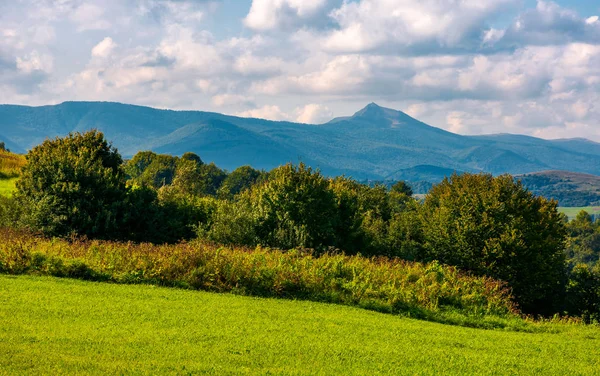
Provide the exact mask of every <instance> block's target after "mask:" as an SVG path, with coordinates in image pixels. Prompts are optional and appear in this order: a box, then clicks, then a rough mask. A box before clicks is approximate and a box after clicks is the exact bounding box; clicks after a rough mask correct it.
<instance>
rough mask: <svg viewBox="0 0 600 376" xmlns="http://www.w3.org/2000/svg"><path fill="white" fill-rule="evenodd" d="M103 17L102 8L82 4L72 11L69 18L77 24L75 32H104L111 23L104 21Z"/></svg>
mask: <svg viewBox="0 0 600 376" xmlns="http://www.w3.org/2000/svg"><path fill="white" fill-rule="evenodd" d="M103 16H104V8H103V7H101V6H99V5H95V4H88V3H84V4H81V5H80V6H78V7H77V8H76V9H75V11H73V13H72V14H71V16H70V18H71V21H73V22H74V23H75V24H77V31H86V30H106V29H109V28H110V27H111V23H110V22H108V21H107V20H105V19H104V18H103Z"/></svg>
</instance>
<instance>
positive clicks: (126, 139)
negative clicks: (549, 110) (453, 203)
mask: <svg viewBox="0 0 600 376" xmlns="http://www.w3.org/2000/svg"><path fill="white" fill-rule="evenodd" d="M92 128H95V129H98V130H100V131H102V132H104V133H105V135H106V137H107V139H109V140H112V141H113V143H114V145H115V146H116V147H117V148H118V149H119V150H120V151H121V152H122V153H123V155H124V156H125V157H130V156H132V155H133V154H135V153H136V152H137V151H139V150H148V149H149V150H154V151H157V152H163V153H169V154H175V155H181V154H183V153H184V152H186V151H192V152H196V153H197V154H199V155H200V156H201V157H203V159H206V160H207V161H214V162H215V163H217V164H218V165H220V166H222V167H224V168H227V169H230V170H231V169H234V168H236V167H238V166H239V165H243V164H250V165H253V166H255V167H258V168H265V169H269V168H273V167H276V166H278V165H281V164H284V163H287V162H293V163H297V162H299V161H304V162H305V163H307V164H310V165H311V166H313V167H316V168H320V169H321V171H322V172H323V173H324V174H326V175H340V174H345V175H349V176H352V177H355V178H366V179H382V178H386V177H390V176H393V175H394V174H395V173H397V172H400V171H402V170H407V173H408V171H409V170H408V169H411V168H414V167H416V166H433V167H436V168H438V169H439V171H448V170H453V171H465V172H480V171H484V172H490V173H493V174H501V173H512V174H525V173H531V172H537V171H544V170H569V171H575V172H582V173H589V174H594V175H600V144H599V143H596V142H594V141H591V140H587V139H583V140H582V139H579V138H576V139H558V140H544V139H539V138H535V137H531V136H525V135H518V134H516V135H515V134H496V135H478V136H464V135H459V134H455V133H451V132H448V131H446V130H443V129H440V128H436V127H433V126H431V125H428V124H426V123H423V122H421V121H419V120H418V119H415V118H413V117H411V116H410V115H408V114H406V113H404V112H402V111H397V110H394V109H390V108H386V107H381V106H379V105H377V104H375V103H370V104H368V105H367V106H365V107H364V108H362V109H361V110H359V111H356V112H355V113H354V114H353V115H352V116H347V117H338V118H335V119H332V120H331V121H329V122H326V123H323V124H302V123H293V122H289V121H270V120H264V119H258V118H243V117H238V116H230V115H225V114H220V113H216V112H205V111H190V110H166V109H156V108H151V107H145V106H138V105H128V104H123V103H118V102H76V101H69V102H63V103H61V104H58V105H45V106H21V105H0V141H4V142H6V143H7V145H12V146H13V148H16V149H17V150H16V151H19V152H23V151H25V150H28V149H30V148H31V147H33V146H35V145H37V144H39V143H40V142H42V141H43V140H44V139H45V138H48V137H56V136H64V135H66V134H68V133H69V132H74V131H85V130H89V129H92ZM414 171H419V169H417V170H414ZM414 171H413V172H414ZM413 172H411V173H410V174H409V175H414V174H413ZM400 175H402V174H401V173H400Z"/></svg>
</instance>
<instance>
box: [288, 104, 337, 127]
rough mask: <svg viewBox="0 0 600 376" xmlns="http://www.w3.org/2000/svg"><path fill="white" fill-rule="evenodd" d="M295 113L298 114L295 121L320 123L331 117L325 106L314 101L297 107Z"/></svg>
mask: <svg viewBox="0 0 600 376" xmlns="http://www.w3.org/2000/svg"><path fill="white" fill-rule="evenodd" d="M296 114H297V115H298V116H297V117H296V121H297V122H298V123H306V124H320V123H324V122H327V121H329V120H331V119H332V118H333V113H332V112H331V110H330V109H329V108H328V107H327V106H324V105H322V104H315V103H311V104H307V105H306V106H304V107H301V108H297V109H296Z"/></svg>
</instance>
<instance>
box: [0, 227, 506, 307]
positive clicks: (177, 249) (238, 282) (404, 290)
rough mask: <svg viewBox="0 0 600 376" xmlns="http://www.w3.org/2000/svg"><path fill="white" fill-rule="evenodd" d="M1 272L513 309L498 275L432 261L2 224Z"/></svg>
mask: <svg viewBox="0 0 600 376" xmlns="http://www.w3.org/2000/svg"><path fill="white" fill-rule="evenodd" d="M1 236H2V238H3V239H5V241H4V242H3V243H2V244H0V273H8V274H38V275H52V276H62V277H72V278H84V279H90V280H102V281H113V282H117V283H153V284H160V285H166V286H179V287H185V288H193V289H199V290H208V291H217V292H226V291H231V292H235V293H239V294H244V295H254V296H267V297H282V298H291V299H307V300H314V301H323V302H330V303H338V304H346V305H354V306H359V307H363V308H368V309H373V310H377V311H382V312H389V313H395V314H404V315H411V316H416V317H421V318H428V319H435V318H436V317H438V315H437V313H440V315H439V317H443V314H442V313H443V311H445V310H448V309H451V310H454V311H455V312H457V314H460V315H462V316H469V315H491V316H505V317H510V316H512V315H513V314H514V312H515V310H514V307H513V303H512V301H511V299H510V295H509V293H508V290H507V289H506V288H505V286H504V284H503V283H501V282H497V281H494V280H492V279H490V278H487V277H473V276H469V275H465V274H463V273H461V272H460V271H459V270H458V269H456V268H453V267H444V266H441V265H439V264H437V263H431V264H419V263H410V262H405V261H401V260H398V259H387V258H382V257H380V258H373V259H367V258H363V257H360V256H344V255H333V254H325V255H322V256H321V257H314V256H313V255H312V254H311V253H310V252H303V251H299V250H293V251H290V252H278V251H271V250H264V249H261V248H257V249H256V250H254V251H251V250H248V249H230V248H216V247H214V246H211V245H207V244H202V243H198V242H196V243H190V244H179V245H175V246H173V245H171V246H169V245H164V246H156V245H151V244H139V245H134V244H131V243H114V242H103V241H77V240H75V241H71V242H67V241H62V240H45V239H41V238H35V237H32V236H29V235H27V234H24V233H18V232H15V231H9V230H2V232H1Z"/></svg>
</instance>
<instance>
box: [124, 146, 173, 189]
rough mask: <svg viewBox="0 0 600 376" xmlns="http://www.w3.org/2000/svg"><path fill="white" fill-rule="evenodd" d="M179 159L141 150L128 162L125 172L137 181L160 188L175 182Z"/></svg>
mask: <svg viewBox="0 0 600 376" xmlns="http://www.w3.org/2000/svg"><path fill="white" fill-rule="evenodd" d="M178 161H179V158H177V157H173V156H171V155H167V154H156V153H154V152H151V151H141V152H139V153H137V154H136V155H134V156H133V158H132V159H131V160H129V161H128V162H127V164H126V165H125V172H126V173H127V175H128V176H129V178H130V179H131V180H132V181H134V182H135V183H137V184H139V185H146V186H150V187H153V188H155V189H158V188H160V187H162V186H165V185H170V184H171V183H172V182H173V178H174V177H175V171H176V169H177V164H178Z"/></svg>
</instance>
